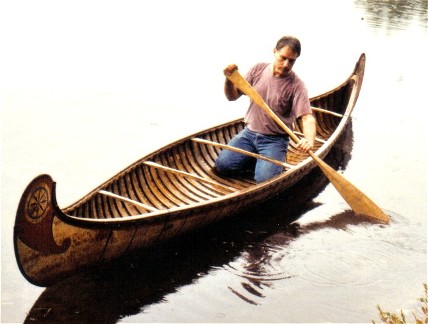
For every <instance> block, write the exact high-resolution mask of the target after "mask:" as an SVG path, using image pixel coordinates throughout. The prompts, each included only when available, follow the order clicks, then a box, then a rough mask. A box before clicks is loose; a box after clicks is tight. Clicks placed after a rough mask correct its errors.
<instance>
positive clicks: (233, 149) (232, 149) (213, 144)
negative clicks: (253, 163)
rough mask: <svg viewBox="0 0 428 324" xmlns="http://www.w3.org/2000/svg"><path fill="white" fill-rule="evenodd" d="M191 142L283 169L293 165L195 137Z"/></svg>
mask: <svg viewBox="0 0 428 324" xmlns="http://www.w3.org/2000/svg"><path fill="white" fill-rule="evenodd" d="M192 141H194V142H197V143H201V144H207V145H212V146H217V147H220V148H222V149H225V150H230V151H234V152H237V153H241V154H244V155H248V156H251V157H253V158H256V159H260V160H264V161H268V162H270V163H273V164H276V165H279V166H282V167H284V168H286V169H291V168H292V167H293V165H291V164H288V163H286V162H281V161H278V160H274V159H270V158H268V157H265V156H263V155H260V154H256V153H252V152H249V151H245V150H242V149H240V148H237V147H233V146H230V145H226V144H221V143H217V142H212V141H208V140H205V139H202V138H197V137H194V138H192Z"/></svg>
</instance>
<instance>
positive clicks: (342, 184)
mask: <svg viewBox="0 0 428 324" xmlns="http://www.w3.org/2000/svg"><path fill="white" fill-rule="evenodd" d="M226 77H227V78H228V79H229V80H230V81H231V82H232V83H233V84H234V85H235V86H236V87H237V88H238V89H239V90H241V91H242V92H243V93H245V94H246V95H247V96H248V97H249V98H250V99H251V100H252V101H253V102H255V103H256V104H257V105H259V106H260V107H261V108H262V109H263V110H264V111H265V112H266V113H267V114H268V115H269V116H270V117H272V119H273V120H275V122H276V123H278V125H279V126H281V127H282V128H283V129H284V131H285V132H287V134H288V135H289V136H290V137H291V139H292V140H293V141H294V142H296V143H298V142H299V138H298V137H297V136H296V135H295V134H294V133H293V132H292V131H291V130H290V129H289V128H288V127H287V126H286V125H285V124H284V123H283V122H282V120H281V119H279V117H278V116H277V115H276V114H275V113H274V112H273V111H272V109H270V107H269V106H268V105H267V104H266V102H265V101H264V100H263V98H262V97H261V96H260V95H259V93H258V92H257V91H256V90H255V89H254V88H253V87H252V86H251V85H250V84H249V83H248V82H247V80H246V79H244V78H243V77H242V76H241V74H240V73H239V72H238V70H235V71H234V72H233V73H232V74H231V75H226ZM309 154H310V155H311V157H312V158H313V159H314V161H315V162H316V163H317V164H318V166H319V167H320V168H321V170H322V171H323V172H324V174H325V175H326V177H327V178H328V179H329V180H330V182H331V183H332V184H333V185H334V187H335V188H336V189H337V191H338V192H339V193H340V195H341V196H342V197H343V199H345V201H346V202H347V203H348V204H349V206H351V208H352V210H353V211H354V212H355V213H357V214H363V215H366V216H368V217H371V218H374V219H376V220H379V221H381V222H383V223H385V224H387V223H389V217H388V216H387V215H386V214H385V213H384V212H383V211H382V209H380V208H379V207H378V206H377V205H376V204H375V203H374V202H373V201H372V200H371V199H370V198H368V197H367V196H366V195H365V194H364V193H363V192H361V191H360V190H359V189H357V188H356V187H355V186H354V185H353V184H352V183H350V182H349V181H348V180H346V179H345V178H344V177H343V176H342V175H341V174H340V173H338V172H336V170H334V169H333V168H332V167H330V166H329V165H327V163H325V162H324V161H323V160H321V159H320V158H319V157H318V156H316V155H315V154H314V153H313V152H312V151H309Z"/></svg>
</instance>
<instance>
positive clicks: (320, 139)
mask: <svg viewBox="0 0 428 324" xmlns="http://www.w3.org/2000/svg"><path fill="white" fill-rule="evenodd" d="M294 134H296V135H297V136H305V134H303V133H301V132H297V131H294ZM315 141H316V142H319V143H323V144H324V143H325V142H326V141H325V140H323V139H322V138H319V137H315Z"/></svg>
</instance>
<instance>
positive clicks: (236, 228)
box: [26, 123, 367, 323]
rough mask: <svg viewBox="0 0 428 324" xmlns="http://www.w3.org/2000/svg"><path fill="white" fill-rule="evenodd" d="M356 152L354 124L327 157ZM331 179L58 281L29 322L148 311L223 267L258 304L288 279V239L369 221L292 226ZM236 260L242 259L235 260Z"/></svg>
mask: <svg viewBox="0 0 428 324" xmlns="http://www.w3.org/2000/svg"><path fill="white" fill-rule="evenodd" d="M351 149H352V124H351V123H349V124H348V126H347V130H346V131H345V132H344V133H343V135H342V137H341V139H340V140H339V141H338V142H337V143H336V145H335V146H334V147H333V149H332V150H331V152H330V153H329V155H328V156H327V158H326V162H328V163H329V164H330V165H331V166H333V167H334V168H336V169H339V170H340V169H342V170H343V169H345V168H346V165H347V163H348V161H349V158H350V152H351ZM309 184H310V185H309ZM327 184H328V181H327V179H326V178H325V176H324V175H323V173H322V172H321V171H320V170H319V169H318V168H315V169H314V170H313V171H312V172H311V173H310V174H308V175H307V176H306V177H305V178H304V179H302V181H300V182H298V183H297V184H296V185H294V186H293V187H292V188H290V189H289V190H287V192H285V193H284V194H281V195H280V196H276V197H274V198H272V199H270V200H268V201H266V202H265V203H263V204H261V205H259V206H257V207H255V208H253V209H251V211H248V212H245V213H242V214H240V215H237V217H233V218H231V219H227V220H224V221H222V222H220V223H219V224H216V225H214V226H211V227H208V228H205V229H201V230H199V231H196V232H194V233H191V234H189V235H187V236H185V237H181V238H180V239H177V240H173V241H171V242H169V243H167V244H165V245H161V246H158V247H154V248H153V249H150V250H147V251H145V252H143V253H142V254H140V255H138V256H129V257H126V258H122V259H120V260H118V261H116V262H115V263H113V265H112V264H109V265H108V266H105V267H101V268H97V269H94V270H89V271H87V272H83V273H80V274H77V275H75V276H73V277H71V278H68V279H65V280H63V281H60V282H59V283H57V284H55V285H53V286H50V287H49V288H46V289H45V291H44V292H43V293H42V294H41V295H40V297H39V298H38V300H37V301H36V303H35V304H34V306H33V307H32V309H31V310H30V311H29V314H28V316H27V318H26V322H27V323H32V322H34V321H42V322H43V321H45V322H63V323H65V322H68V323H73V322H103V323H115V322H117V321H118V320H119V319H121V318H124V317H126V316H130V315H133V314H138V313H141V312H144V309H145V308H146V307H148V306H149V305H152V304H156V303H158V302H160V301H161V300H162V299H163V298H164V297H165V296H166V295H167V294H171V293H173V292H174V291H176V290H178V289H179V288H180V287H182V286H186V285H189V284H191V283H192V282H193V281H194V280H196V279H198V278H201V277H204V276H206V275H208V274H209V272H210V271H213V270H216V269H219V268H222V269H226V270H227V271H230V272H232V273H234V274H236V275H237V276H239V277H240V278H239V279H238V282H240V285H241V286H242V289H243V290H241V289H238V288H236V287H229V290H230V291H231V293H234V294H235V295H236V296H238V297H239V298H241V299H243V300H245V301H246V302H248V303H251V304H258V300H259V299H260V298H262V297H263V293H262V292H261V291H262V289H260V287H263V288H268V287H270V286H271V282H272V281H274V280H286V279H287V276H288V275H287V274H285V273H283V272H282V271H281V270H278V269H277V267H274V268H275V269H273V267H272V266H271V265H272V262H273V260H272V259H273V258H275V257H276V256H277V255H276V254H275V249H278V250H282V251H284V250H286V249H287V246H288V245H289V244H290V242H292V241H294V240H297V239H298V238H299V236H300V235H304V234H305V233H306V232H308V231H309V232H310V231H315V230H317V229H320V228H325V227H330V228H339V229H340V228H346V227H347V226H348V225H350V224H354V223H357V224H359V223H362V222H365V221H367V220H366V219H364V218H363V217H361V216H353V215H354V213H353V212H352V211H349V212H344V213H342V214H339V215H336V216H333V217H332V218H330V219H329V220H328V221H326V222H323V223H316V224H312V225H308V226H306V227H303V226H302V227H301V228H300V227H299V226H297V225H296V223H293V221H295V220H296V219H298V218H299V217H300V216H301V215H302V214H304V213H306V212H307V211H309V210H311V209H313V208H315V207H317V206H318V205H319V204H316V203H314V202H312V199H313V198H314V197H316V196H317V195H318V194H319V193H320V192H321V191H322V190H323V189H324V188H325V187H326V185H327ZM291 202H292V203H291ZM267 216H268V217H267ZM237 259H240V260H241V261H240V263H241V264H237V262H236V260H237ZM242 260H244V261H242ZM241 278H242V280H241ZM238 285H239V284H238Z"/></svg>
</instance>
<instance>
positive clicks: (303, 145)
mask: <svg viewBox="0 0 428 324" xmlns="http://www.w3.org/2000/svg"><path fill="white" fill-rule="evenodd" d="M313 147H314V144H313V143H310V142H309V141H308V140H307V139H306V138H304V137H303V138H301V139H300V141H299V143H297V148H298V149H299V150H302V151H303V152H305V153H308V152H309V151H310V150H312V149H313Z"/></svg>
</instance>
